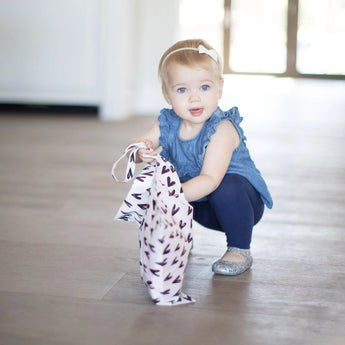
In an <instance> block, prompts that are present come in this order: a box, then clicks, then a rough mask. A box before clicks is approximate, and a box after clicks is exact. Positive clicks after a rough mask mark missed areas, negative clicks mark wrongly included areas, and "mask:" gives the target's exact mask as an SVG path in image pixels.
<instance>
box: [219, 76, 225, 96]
mask: <svg viewBox="0 0 345 345" xmlns="http://www.w3.org/2000/svg"><path fill="white" fill-rule="evenodd" d="M223 86H224V79H223V78H220V80H219V99H221V98H222V95H223Z"/></svg>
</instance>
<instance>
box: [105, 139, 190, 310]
mask: <svg viewBox="0 0 345 345" xmlns="http://www.w3.org/2000/svg"><path fill="white" fill-rule="evenodd" d="M141 147H145V145H144V144H143V143H138V144H133V145H130V146H129V147H127V149H126V150H125V152H124V154H123V155H122V156H121V157H120V159H119V160H118V161H116V162H115V163H114V165H113V169H112V175H113V178H114V179H115V181H117V182H128V181H129V180H131V179H132V178H134V173H135V157H136V153H137V150H138V149H139V148H141ZM128 152H130V155H129V160H128V165H127V171H126V177H125V179H124V180H123V181H119V180H118V179H117V177H116V175H115V169H116V166H117V164H118V162H119V161H120V160H121V159H122V158H123V157H125V156H126V154H127V153H128ZM114 219H115V220H123V221H134V222H136V223H137V224H138V225H139V248H140V274H141V278H142V280H143V281H144V283H145V285H146V286H147V288H148V291H149V294H150V296H151V298H152V299H153V301H154V302H155V303H156V304H158V305H177V304H186V303H192V302H194V300H193V299H192V298H191V297H190V296H187V295H186V294H184V293H183V292H182V291H181V290H182V284H183V278H184V271H185V269H186V266H187V263H188V257H189V253H190V250H191V246H192V220H193V208H192V206H191V205H190V204H189V203H188V202H187V201H186V199H185V197H184V195H183V192H182V189H181V183H180V180H179V177H178V175H177V173H176V171H175V168H174V166H173V165H172V164H171V163H170V162H168V161H167V160H166V159H164V158H163V157H162V156H160V155H157V157H156V160H155V162H153V163H148V164H147V165H146V166H145V168H144V169H143V171H142V172H141V173H140V174H139V175H138V176H137V177H136V179H135V180H134V182H133V185H132V187H131V189H130V191H129V193H128V194H127V197H126V199H125V200H124V202H123V203H122V205H121V207H120V209H119V210H118V212H117V214H116V216H115V218H114Z"/></svg>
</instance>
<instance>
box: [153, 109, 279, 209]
mask: <svg viewBox="0 0 345 345" xmlns="http://www.w3.org/2000/svg"><path fill="white" fill-rule="evenodd" d="M224 120H230V121H231V122H232V124H233V125H234V126H235V128H236V130H237V132H238V135H239V138H240V143H239V145H238V147H237V148H236V149H235V150H234V151H233V153H232V157H231V161H230V164H229V167H228V170H227V172H226V173H227V174H238V175H241V176H243V177H245V178H246V179H247V180H248V181H249V182H250V183H251V184H252V186H253V187H254V188H255V189H256V190H257V191H258V192H259V193H260V196H261V199H262V201H263V202H264V203H265V205H266V206H267V207H268V208H272V206H273V201H272V198H271V195H270V192H269V191H268V188H267V185H266V183H265V181H264V179H263V178H262V176H261V173H260V171H259V170H258V169H257V168H256V167H255V164H254V162H253V160H252V159H251V157H250V154H249V151H248V148H247V146H246V143H245V140H246V137H245V136H244V133H243V130H242V128H241V127H240V123H241V121H242V117H240V114H239V112H238V109H237V107H233V108H231V109H230V110H228V111H222V110H221V109H220V108H219V107H218V108H217V109H216V111H215V112H214V113H213V114H212V116H211V117H210V118H209V119H208V120H207V121H206V122H205V124H204V125H203V127H202V128H201V130H200V132H199V133H198V134H197V135H196V136H195V137H194V138H192V139H189V140H181V139H180V137H179V132H180V127H181V123H182V120H181V119H180V118H179V117H178V116H177V115H176V113H175V112H174V110H173V109H167V108H164V109H162V110H161V113H160V115H159V117H158V121H159V128H160V138H159V142H160V144H161V146H162V151H161V153H160V154H161V155H162V156H163V157H165V158H166V159H167V160H168V161H170V162H171V163H172V164H173V165H174V167H175V169H176V171H177V174H178V176H179V177H180V180H181V182H186V181H188V180H190V179H191V178H193V177H196V176H198V175H199V174H200V171H201V168H202V165H203V161H204V156H205V150H206V147H207V145H208V143H209V142H210V137H211V136H212V135H213V134H214V133H215V132H216V126H217V125H218V124H219V123H220V122H221V121H224Z"/></svg>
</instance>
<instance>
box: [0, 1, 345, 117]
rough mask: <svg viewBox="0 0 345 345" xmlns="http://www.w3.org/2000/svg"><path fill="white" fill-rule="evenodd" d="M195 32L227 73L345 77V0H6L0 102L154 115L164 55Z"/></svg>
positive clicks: (1, 13)
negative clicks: (220, 57) (219, 57)
mask: <svg viewBox="0 0 345 345" xmlns="http://www.w3.org/2000/svg"><path fill="white" fill-rule="evenodd" d="M196 37H202V38H204V39H206V40H207V41H208V42H209V43H210V44H211V45H213V46H214V47H215V48H216V49H217V50H218V51H219V52H220V53H221V54H222V55H223V57H224V65H225V72H226V74H227V75H239V76H241V75H242V76H243V75H265V76H266V75H267V76H282V77H286V78H303V77H308V78H313V79H315V78H316V79H344V76H345V45H344V39H345V0H145V1H144V0H0V104H1V105H2V107H7V108H10V107H11V106H12V107H13V106H14V105H25V106H28V107H31V108H35V107H36V108H39V107H41V108H47V106H52V105H55V106H81V107H82V109H83V108H85V109H89V110H90V109H92V110H93V111H95V112H96V113H97V114H98V116H99V117H100V118H101V119H104V120H118V119H125V118H127V117H130V116H132V115H154V114H157V112H158V111H159V109H160V108H162V106H164V105H165V104H164V100H163V98H162V96H161V92H160V85H159V81H158V77H157V66H158V63H159V59H160V57H161V55H162V53H163V52H164V51H165V50H166V49H167V48H168V47H169V46H170V45H171V44H173V43H174V42H175V41H177V40H180V39H186V38H196ZM265 80H267V79H265ZM236 83H244V84H248V79H247V78H244V79H243V78H237V79H236ZM228 103H229V105H230V104H231V105H232V103H233V102H230V101H229V102H228Z"/></svg>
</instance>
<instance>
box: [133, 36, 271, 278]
mask: <svg viewBox="0 0 345 345" xmlns="http://www.w3.org/2000/svg"><path fill="white" fill-rule="evenodd" d="M159 76H160V79H161V83H162V91H163V95H164V98H165V100H166V101H167V103H168V104H169V105H171V109H162V110H161V113H160V115H159V117H158V119H157V120H156V121H155V122H154V124H153V125H152V127H151V128H150V129H148V130H147V131H146V132H145V133H144V134H143V135H141V136H140V137H139V138H137V139H136V140H133V141H132V142H144V143H145V145H146V147H147V149H145V148H144V149H140V150H139V151H138V153H137V161H138V162H152V161H153V160H154V159H153V158H150V156H151V157H152V156H155V155H157V152H156V149H157V148H158V147H160V146H161V148H162V151H161V153H160V154H161V155H162V156H163V157H165V158H166V159H167V160H169V161H170V162H171V163H172V164H173V165H174V166H175V169H176V171H177V173H178V176H179V178H180V180H181V183H182V189H183V192H184V195H185V198H186V199H187V200H188V201H189V202H190V203H191V205H192V206H193V208H194V215H193V218H194V219H195V220H196V221H197V222H198V223H200V224H202V225H203V226H205V227H207V228H210V229H214V230H219V231H223V232H224V233H225V235H226V240H227V250H226V252H225V253H224V255H223V256H222V257H221V258H220V259H219V260H218V261H216V262H215V263H214V264H213V265H212V270H213V272H214V273H216V274H222V275H238V274H241V273H243V272H244V271H246V270H247V269H248V268H250V267H251V265H252V261H253V259H252V256H251V254H250V244H251V238H252V230H253V226H254V225H255V224H256V223H257V222H258V221H259V220H260V219H261V217H262V215H263V212H264V205H266V206H267V207H268V208H272V205H273V202H272V198H271V195H270V193H269V191H268V189H267V186H266V183H265V182H264V180H263V178H262V176H261V174H260V172H259V170H258V169H257V168H256V167H255V164H254V162H253V161H252V159H251V157H250V154H249V151H248V149H247V147H246V144H245V140H246V137H245V136H244V133H243V130H242V128H241V127H240V122H241V121H242V118H241V117H240V115H239V112H238V109H237V108H236V107H233V108H231V109H230V110H228V111H223V110H221V109H220V108H219V107H218V101H219V99H220V98H221V96H222V91H223V83H224V80H223V77H222V62H221V58H220V56H219V54H218V53H217V52H216V51H215V50H214V49H213V48H212V47H211V46H210V45H208V44H207V43H206V42H205V41H203V40H200V39H195V40H184V41H180V42H177V43H176V44H174V45H173V46H172V47H171V48H169V49H168V50H167V51H166V52H165V53H164V54H163V56H162V58H161V60H160V64H159Z"/></svg>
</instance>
